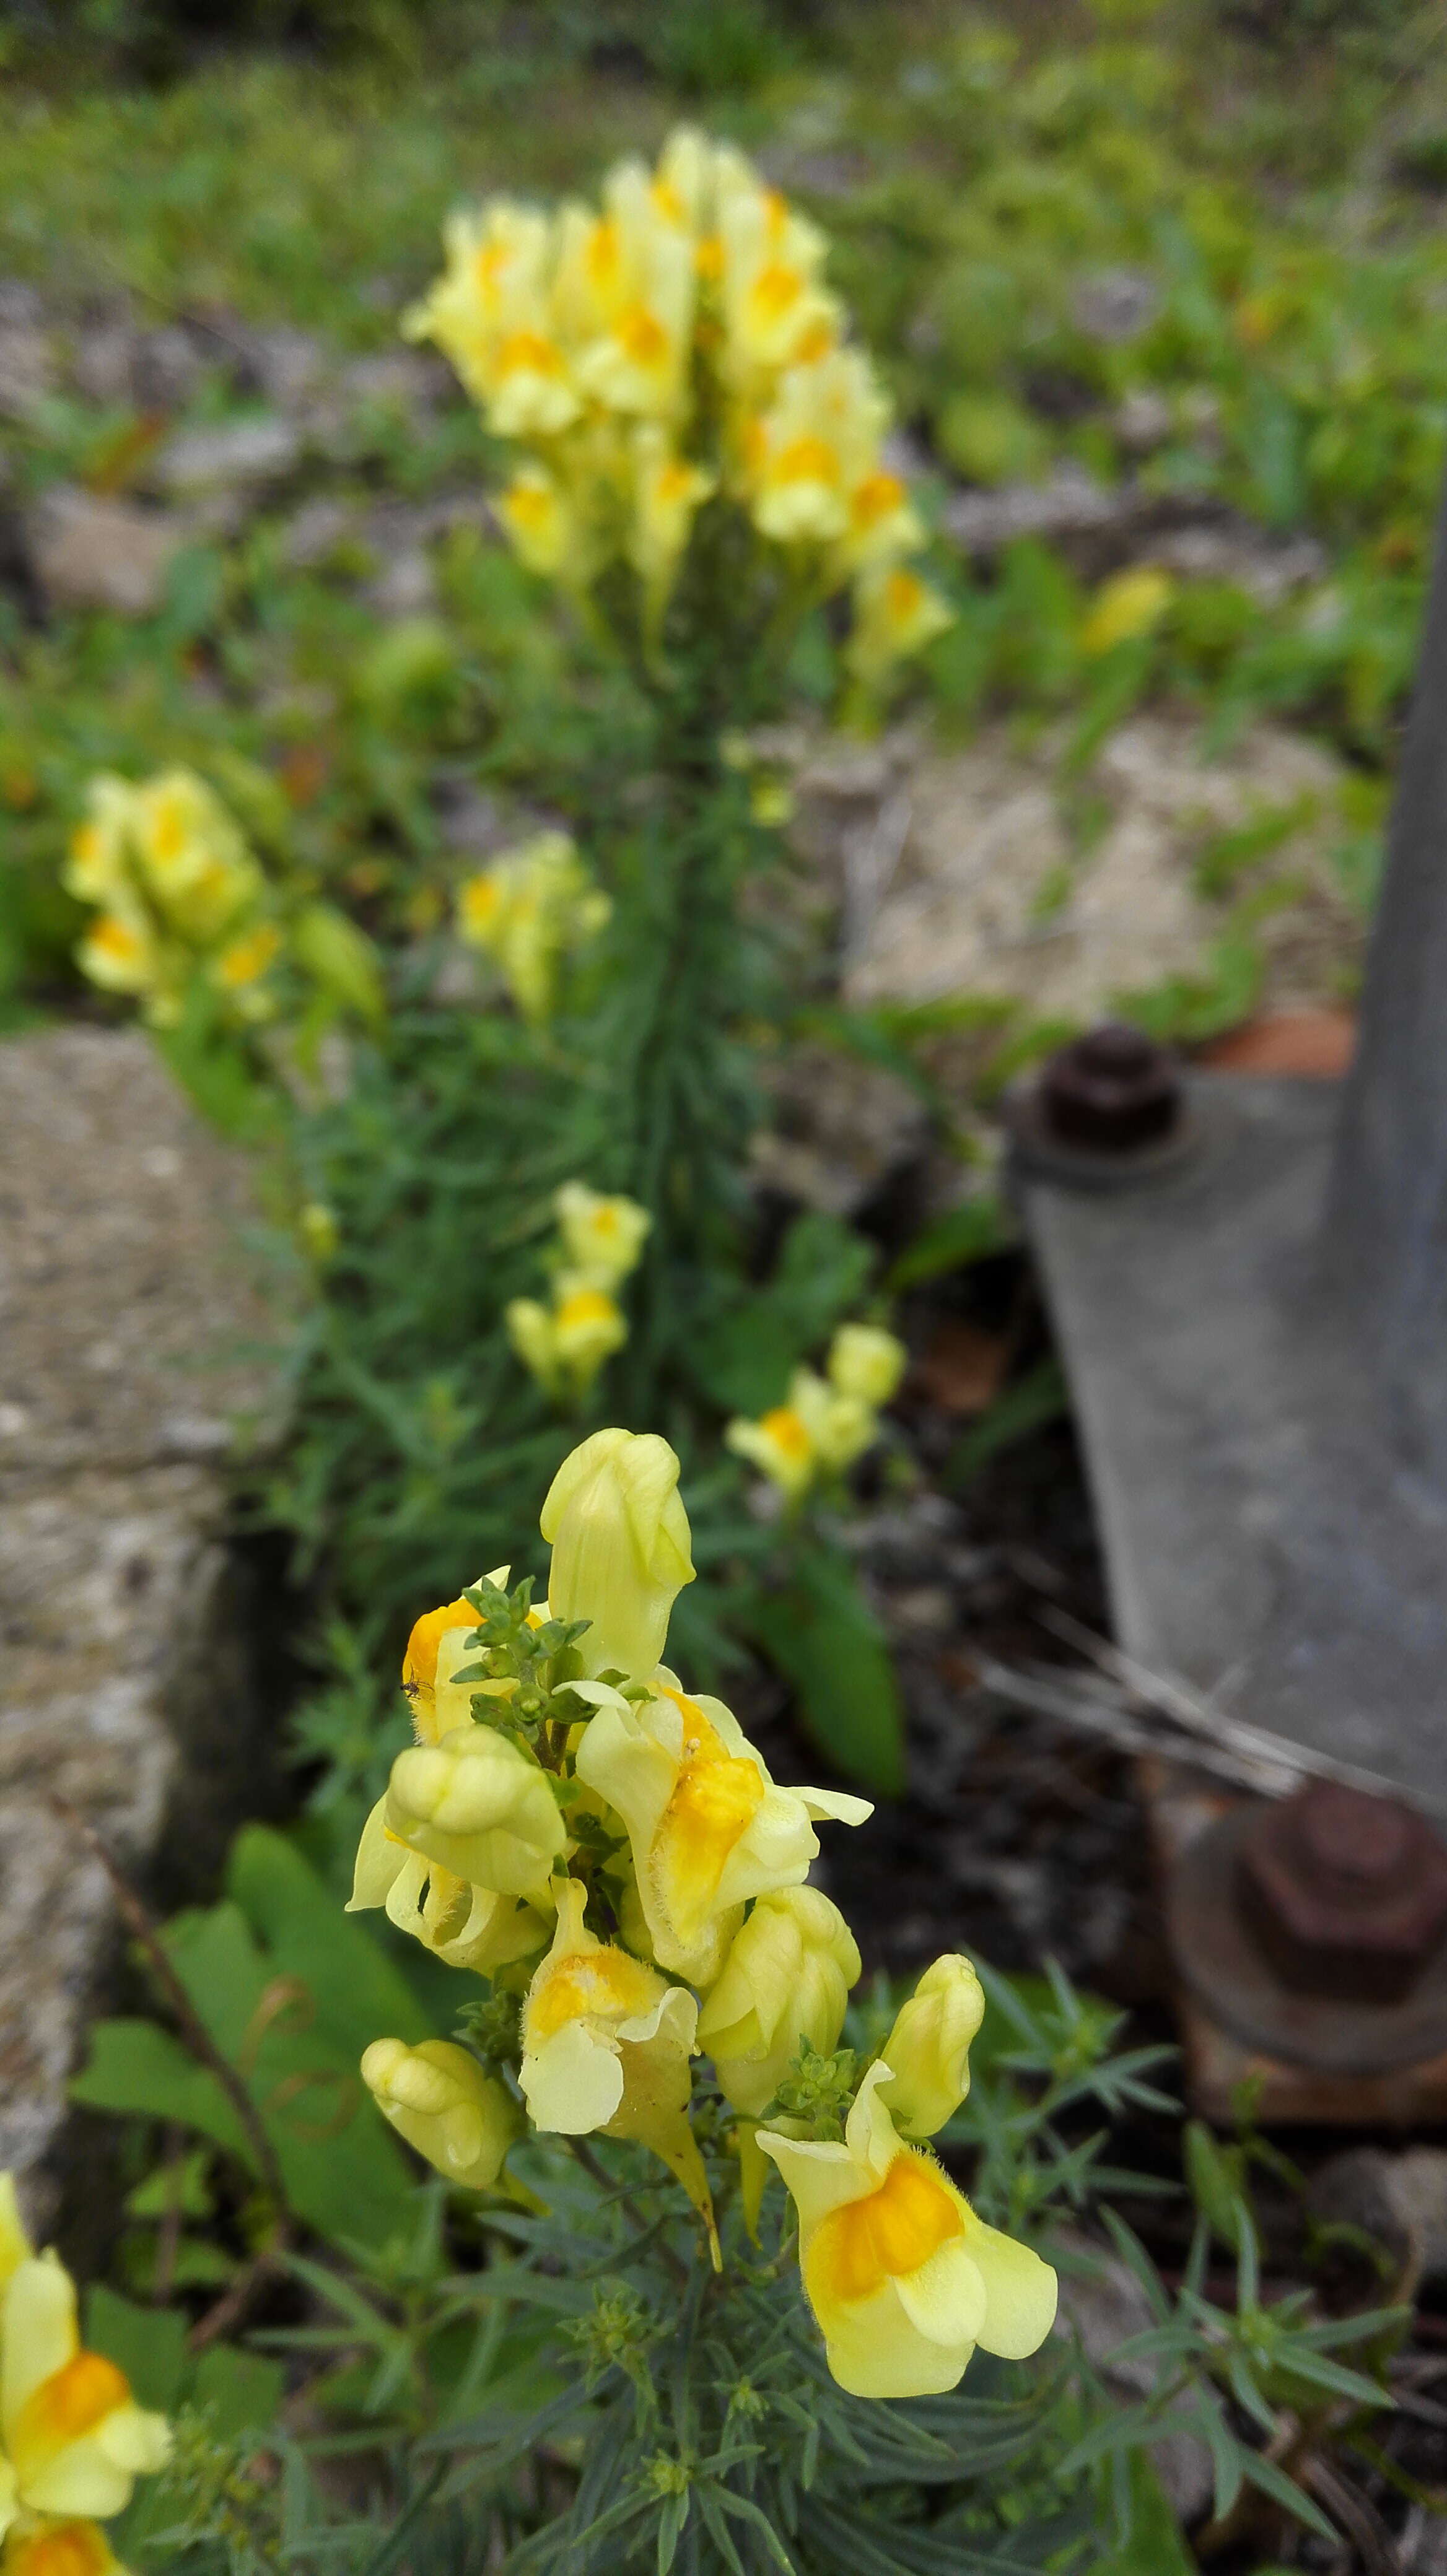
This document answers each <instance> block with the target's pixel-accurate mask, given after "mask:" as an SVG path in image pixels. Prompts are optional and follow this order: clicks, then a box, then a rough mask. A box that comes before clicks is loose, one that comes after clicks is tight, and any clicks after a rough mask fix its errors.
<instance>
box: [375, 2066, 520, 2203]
mask: <svg viewBox="0 0 1447 2576" xmlns="http://www.w3.org/2000/svg"><path fill="white" fill-rule="evenodd" d="M362 2081H363V2083H364V2084H365V2085H366V2087H367V2090H368V2092H369V2093H370V2094H371V2096H372V2099H373V2101H374V2102H375V2103H376V2105H377V2108H378V2110H379V2111H380V2112H381V2114H382V2117H383V2119H384V2120H386V2121H388V2122H389V2123H390V2125H391V2126H392V2127H393V2128H394V2129H395V2130H396V2131H397V2134H398V2136H399V2137H402V2138H405V2139H406V2141H407V2144H408V2145H409V2147H415V2148H416V2150H417V2153H418V2154H419V2156H425V2157H426V2159H427V2161H428V2163H429V2164H430V2165H435V2166H436V2168H437V2171H438V2172H439V2173H440V2174H442V2175H444V2176H445V2177H446V2179H447V2181H448V2182H455V2183H460V2184H462V2185H463V2186H464V2187H465V2188H466V2189H467V2190H469V2191H491V2190H492V2189H493V2187H494V2186H495V2184H496V2182H497V2179H498V2176H499V2175H500V2173H501V2172H502V2167H503V2158H504V2157H505V2156H506V2154H507V2151H508V2149H509V2147H510V2146H511V2145H512V2144H513V2142H514V2140H515V2139H517V2138H520V2137H521V2136H522V2133H523V2131H524V2129H525V2128H526V2126H527V2123H526V2121H525V2120H524V2118H523V2115H522V2112H521V2111H520V2110H519V2108H518V2105H517V2104H516V2102H514V2100H513V2098H512V2095H511V2094H510V2093H509V2092H508V2091H507V2090H506V2088H505V2086H503V2085H501V2084H499V2083H498V2082H497V2080H496V2078H495V2077H493V2076H489V2075H485V2074H484V2073H483V2070H482V2068H481V2067H480V2066H479V2064H478V2062H477V2060H476V2058H475V2057H473V2056H470V2055H469V2053H468V2051H467V2050H466V2049H465V2048H459V2047H458V2046H457V2044H456V2042H455V2041H453V2040H450V2039H424V2040H423V2041H421V2043H420V2044H419V2045H418V2046H417V2047H416V2048H409V2047H408V2046H407V2045H406V2042H405V2041H404V2040H400V2039H374V2040H373V2042H372V2045H371V2047H370V2048H369V2049H368V2050H367V2051H366V2053H365V2055H364V2056H363V2059H362Z"/></svg>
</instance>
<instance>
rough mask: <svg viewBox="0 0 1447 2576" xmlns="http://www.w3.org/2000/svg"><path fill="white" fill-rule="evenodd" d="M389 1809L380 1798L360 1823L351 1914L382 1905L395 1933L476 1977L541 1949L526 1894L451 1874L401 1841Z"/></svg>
mask: <svg viewBox="0 0 1447 2576" xmlns="http://www.w3.org/2000/svg"><path fill="white" fill-rule="evenodd" d="M387 1814H388V1801H387V1799H386V1798H385V1797H382V1798H379V1799H378V1801H377V1804H376V1805H375V1807H374V1808H373V1809H372V1812H371V1814H370V1816H369V1817H368V1818H367V1821H366V1823H365V1825H364V1826H363V1827H362V1838H361V1841H360V1842H359V1844H358V1845H357V1864H356V1870H355V1872H354V1875H353V1880H352V1893H351V1897H350V1900H349V1902H348V1905H347V1912H348V1913H349V1914H364V1913H366V1912H367V1911H368V1910H369V1909H370V1908H371V1907H372V1906H374V1905H380V1906H384V1907H385V1908H386V1911H387V1916H388V1919H389V1921H391V1922H393V1923H395V1924H396V1926H397V1929H398V1931H399V1932H408V1933H410V1934H411V1936H412V1938H413V1940H414V1941H420V1942H421V1943H422V1946H423V1948H424V1949H425V1950H430V1951H431V1952H432V1954H433V1957H434V1958H437V1959H441V1960H443V1961H444V1963H445V1964H446V1965H447V1966H448V1967H449V1968H471V1969H472V1970H473V1971H474V1972H475V1973H476V1974H477V1975H478V1976H482V1977H491V1976H495V1975H496V1974H497V1971H498V1969H499V1968H505V1967H508V1966H510V1965H511V1964H512V1962H513V1961H514V1960H515V1959H526V1958H530V1957H531V1956H532V1954H533V1952H534V1951H537V1950H540V1949H541V1948H542V1946H543V1944H544V1942H545V1941H546V1940H547V1937H548V1926H547V1924H546V1923H545V1922H544V1920H543V1918H542V1916H541V1915H540V1914H538V1913H536V1912H535V1911H534V1909H533V1907H532V1906H531V1905H529V1904H528V1903H527V1901H526V1899H525V1898H524V1897H521V1896H503V1895H499V1894H498V1893H497V1891H496V1890H495V1889H494V1888H489V1887H474V1886H472V1885H471V1883H470V1882H469V1881H468V1880H467V1879H465V1878H456V1877H454V1875H453V1873H452V1871H451V1870H448V1869H444V1868H443V1867H442V1864H441V1862H440V1861H435V1860H429V1859H428V1858H427V1856H426V1854H425V1853H423V1852H419V1851H414V1850H413V1848H412V1846H411V1844H410V1843H406V1842H404V1841H403V1840H402V1838H401V1836H400V1835H399V1834H398V1833H397V1832H396V1831H395V1829H394V1828H393V1827H392V1826H391V1825H389V1824H388V1822H387Z"/></svg>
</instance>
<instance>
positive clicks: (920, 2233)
mask: <svg viewBox="0 0 1447 2576" xmlns="http://www.w3.org/2000/svg"><path fill="white" fill-rule="evenodd" d="M890 2072H891V2070H890V2068H889V2066H888V2065H887V2064H886V2062H885V2061H884V2060H883V2059H880V2060H878V2061H877V2062H876V2063H875V2064H874V2065H873V2066H872V2067H871V2068H870V2069H869V2071H868V2073H867V2074H866V2076H865V2078H864V2081H863V2083H862V2084H861V2085H860V2088H859V2092H858V2095H857V2097H856V2099H855V2102H854V2105H853V2108H852V2109H851V2111H850V2114H849V2121H848V2126H847V2128H846V2130H845V2135H844V2139H843V2142H842V2144H835V2143H833V2142H831V2141H829V2140H824V2139H796V2138H790V2137H786V2136H784V2135H783V2134H782V2133H781V2132H779V2131H777V2130H770V2129H761V2130H760V2131H759V2133H758V2144H759V2146H760V2147H761V2148H762V2149H763V2151H764V2153H765V2154H766V2155H769V2156H772V2157H773V2160H774V2162H775V2164H776V2165H777V2166H778V2168H779V2170H780V2172H781V2173H782V2175H783V2177H784V2180H785V2182H786V2183H787V2184H788V2187H789V2190H790V2192H791V2193H792V2195H793V2199H794V2203H795V2207H796V2208H797V2210H798V2213H799V2265H800V2270H801V2271H802V2273H803V2278H804V2292H805V2296H806V2297H807V2299H808V2301H809V2305H810V2307H811V2308H812V2309H813V2312H814V2315H815V2318H816V2319H817V2321H818V2325H819V2329H820V2332H821V2333H822V2335H823V2337H824V2345H825V2350H826V2353H827V2355H828V2360H829V2368H830V2370H831V2371H832V2373H833V2375H834V2377H835V2378H836V2379H837V2380H838V2382H839V2385H840V2387H841V2388H845V2389H847V2390H848V2391H849V2393H850V2395H851V2396H854V2397H929V2396H939V2395H942V2394H943V2393H944V2392H945V2391H946V2390H947V2389H951V2388H956V2387H958V2385H959V2383H960V2381H961V2379H962V2378H963V2377H964V2373H965V2369H966V2366H967V2364H968V2362H969V2360H970V2356H971V2354H972V2353H973V2352H974V2351H975V2349H976V2347H977V2346H978V2347H979V2348H980V2349H981V2350H982V2351H985V2352H991V2353H996V2354H998V2355H999V2356H1000V2357H1001V2358H1002V2359H1004V2360H1007V2361H1023V2360H1025V2359H1026V2358H1027V2357H1028V2356H1029V2354H1031V2353H1032V2352H1037V2351H1038V2350H1039V2348H1040V2346H1041V2344H1042V2343H1043V2342H1044V2340H1045V2338H1046V2336H1047V2335H1048V2334H1049V2332H1050V2329H1051V2327H1052V2325H1053V2324H1054V2322H1055V2303H1056V2281H1055V2274H1054V2273H1053V2271H1052V2270H1051V2268H1050V2266H1049V2264H1048V2263H1045V2262H1042V2261H1041V2258H1040V2256H1039V2255H1038V2254H1036V2253H1033V2252H1032V2251H1031V2249H1030V2247H1029V2246H1027V2245H1020V2244H1017V2243H1016V2241H1015V2239H1014V2238H1013V2237H1010V2236H1005V2235H1002V2234H1001V2232H1000V2230H999V2229H998V2228H995V2227H987V2226H986V2225H985V2223H984V2221H983V2219H980V2218H977V2217H976V2216H975V2213H974V2211H973V2210H972V2209H971V2207H970V2205H969V2202H968V2201H967V2200H966V2199H965V2196H964V2194H963V2192H961V2191H958V2190H957V2189H956V2187H955V2185H954V2184H953V2183H952V2182H951V2180H950V2178H949V2176H948V2174H947V2173H946V2172H945V2171H944V2169H943V2167H942V2166H941V2165H938V2164H936V2162H935V2160H934V2158H933V2157H932V2156H931V2155H929V2154H928V2153H926V2152H925V2151H924V2150H923V2149H921V2148H918V2147H909V2146H906V2145H904V2143H903V2142H902V2140H901V2139H900V2138H899V2136H898V2135H897V2134H896V2131H895V2127H894V2123H893V2121H892V2120H891V2118H890V2116H889V2112H888V2111H887V2109H886V2108H885V2105H884V2101H883V2099H882V2095H883V2093H884V2092H885V2090H886V2089H887V2087H888V2084H889V2081H890Z"/></svg>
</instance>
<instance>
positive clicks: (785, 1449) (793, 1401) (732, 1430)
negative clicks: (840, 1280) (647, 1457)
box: [724, 1324, 906, 1503]
mask: <svg viewBox="0 0 1447 2576" xmlns="http://www.w3.org/2000/svg"><path fill="white" fill-rule="evenodd" d="M905 1357H906V1354H905V1349H904V1345H903V1343H902V1342H898V1341H896V1340H895V1337H894V1335H893V1333H886V1332H885V1331H884V1330H883V1329H882V1328H881V1327H880V1326H879V1325H876V1324H841V1325H840V1327H839V1330H838V1331H837V1333H836V1334H835V1336H834V1339H833V1341H832V1342H831V1343H830V1345H829V1356H828V1359H827V1360H826V1362H825V1374H824V1375H823V1376H822V1377H821V1376H820V1375H819V1373H818V1371H817V1370H816V1369H808V1368H801V1369H796V1370H795V1371H794V1374H793V1377H792V1378H791V1379H790V1381H789V1392H788V1396H787V1399H786V1401H785V1402H784V1403H783V1404H776V1405H774V1406H772V1407H771V1408H770V1410H769V1411H768V1412H767V1413H763V1414H760V1415H759V1416H758V1418H757V1419H756V1420H750V1419H748V1418H746V1417H744V1416H742V1415H740V1416H738V1417H736V1418H735V1420H734V1421H732V1422H731V1423H730V1424H729V1426H728V1429H727V1430H726V1432H725V1433H724V1438H725V1440H726V1441H727V1443H728V1446H729V1447H730V1449H732V1450H733V1451H734V1452H735V1453H736V1455H737V1456H739V1457H740V1458H746V1459H747V1460H748V1462H749V1464H750V1465H751V1466H754V1467H758V1468H760V1469H761V1470H762V1472H763V1474H764V1475H765V1476H767V1477H768V1479H769V1481H770V1483H771V1484H773V1485H776V1486H777V1487H778V1490H779V1492H780V1493H781V1494H782V1495H783V1496H784V1498H785V1500H786V1501H788V1502H791V1503H797V1502H799V1501H801V1500H802V1499H803V1497H804V1495H805V1494H807V1493H808V1492H809V1490H810V1488H811V1487H812V1486H813V1485H815V1484H817V1483H818V1481H819V1479H820V1478H821V1476H829V1475H835V1476H838V1475H843V1474H844V1473H845V1472H846V1471H847V1470H848V1469H849V1468H850V1467H852V1466H853V1465H854V1464H855V1462H856V1460H858V1459H860V1458H862V1457H863V1455H864V1453H865V1451H866V1449H870V1448H872V1447H873V1445H874V1443H875V1441H876V1440H877V1439H878V1437H879V1412H880V1408H881V1407H882V1406H883V1405H886V1404H888V1402H889V1400H890V1398H891V1396H892V1395H893V1394H894V1393H895V1390H896V1388H897V1387H898V1385H899V1381H900V1379H901V1377H902V1376H903V1374H904V1364H905Z"/></svg>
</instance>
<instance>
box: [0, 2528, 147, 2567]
mask: <svg viewBox="0 0 1447 2576" xmlns="http://www.w3.org/2000/svg"><path fill="white" fill-rule="evenodd" d="M0 2569H3V2576H126V2571H125V2569H124V2568H123V2567H122V2566H121V2563H120V2561H119V2559H118V2558H117V2557H116V2555H115V2553H114V2551H113V2550H112V2548H111V2545H110V2542H109V2540H108V2539H107V2537H106V2535H105V2533H104V2532H103V2531H102V2529H101V2527H100V2525H99V2523H96V2522H79V2521H68V2522H57V2521H52V2520H50V2519H49V2518H48V2517H47V2518H42V2519H40V2520H38V2521H30V2520H22V2521H20V2522H17V2523H15V2524H12V2526H11V2528H10V2530H9V2532H8V2533H7V2534H6V2537H5V2544H4V2549H3V2553H0Z"/></svg>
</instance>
